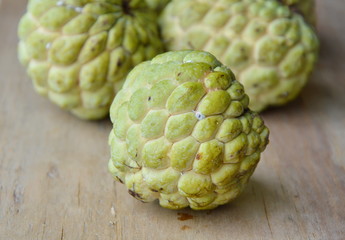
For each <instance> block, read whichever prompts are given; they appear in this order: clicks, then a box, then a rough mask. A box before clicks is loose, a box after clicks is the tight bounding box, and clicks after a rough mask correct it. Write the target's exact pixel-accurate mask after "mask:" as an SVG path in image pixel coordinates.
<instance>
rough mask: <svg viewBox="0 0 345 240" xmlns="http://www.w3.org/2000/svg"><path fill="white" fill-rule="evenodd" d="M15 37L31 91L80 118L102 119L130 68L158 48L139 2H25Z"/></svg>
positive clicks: (153, 21) (153, 23)
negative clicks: (32, 85)
mask: <svg viewBox="0 0 345 240" xmlns="http://www.w3.org/2000/svg"><path fill="white" fill-rule="evenodd" d="M18 35H19V37H20V43H19V47H18V52H19V59H20V61H21V62H22V64H23V65H24V66H26V68H27V72H28V75H29V76H30V77H31V78H32V81H33V84H34V87H35V89H36V90H37V92H38V93H40V94H41V95H44V96H46V97H48V98H49V99H50V100H51V101H52V102H54V103H55V104H57V105H58V106H60V107H61V108H64V109H67V110H69V111H71V112H72V113H73V114H75V115H76V116H78V117H80V118H83V119H100V118H103V117H105V116H106V115H107V114H108V112H109V108H110V104H111V102H112V100H113V98H114V94H115V93H116V92H117V91H118V90H119V89H120V88H121V86H122V84H123V81H124V78H125V76H126V74H127V73H128V72H129V71H130V69H131V68H133V67H134V66H135V65H136V64H138V63H140V62H142V61H144V60H148V59H151V58H152V57H154V56H155V55H157V54H158V53H160V52H162V51H163V46H162V43H161V40H160V36H159V33H158V24H157V17H156V14H155V13H154V12H153V11H152V10H149V9H148V7H147V5H146V3H145V2H143V1H140V0H132V1H130V0H31V1H30V2H29V4H28V9H27V13H26V14H25V15H24V16H23V17H22V19H21V21H20V24H19V29H18Z"/></svg>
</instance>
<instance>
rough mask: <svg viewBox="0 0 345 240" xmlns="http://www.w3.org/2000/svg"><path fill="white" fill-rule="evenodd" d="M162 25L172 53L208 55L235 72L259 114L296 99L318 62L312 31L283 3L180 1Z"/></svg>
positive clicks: (265, 0)
mask: <svg viewBox="0 0 345 240" xmlns="http://www.w3.org/2000/svg"><path fill="white" fill-rule="evenodd" d="M160 25H161V29H162V34H163V39H164V41H165V42H166V43H167V48H168V49H169V50H183V49H197V50H205V51H208V52H210V53H212V54H214V55H215V56H216V57H217V58H219V59H220V60H221V61H222V62H223V63H224V64H225V65H227V66H229V67H230V68H231V69H232V70H233V71H234V73H235V75H236V77H237V79H238V80H239V81H240V82H241V83H242V84H243V85H244V88H245V90H246V93H247V94H248V95H249V98H250V99H251V102H250V108H251V109H253V110H255V111H261V110H263V109H265V108H267V107H269V106H277V105H283V104H286V103H287V102H289V101H291V100H293V99H294V98H296V96H297V95H298V94H299V93H300V91H301V89H302V88H303V87H304V86H305V84H306V83H307V81H308V79H309V76H310V74H311V72H312V70H313V68H314V64H315V62H316V59H317V53H318V39H317V37H316V35H315V34H314V32H313V30H312V28H311V27H310V26H309V24H307V23H306V22H305V21H304V20H303V18H302V17H301V16H300V15H298V14H295V13H293V12H292V11H291V10H290V9H289V8H288V7H286V6H284V5H282V4H281V3H279V2H277V1H268V0H232V1H226V0H215V1H209V0H193V1H192V0H174V1H172V2H171V3H169V4H168V6H167V7H166V8H165V10H164V11H163V13H162V16H161V19H160Z"/></svg>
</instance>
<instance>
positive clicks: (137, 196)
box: [128, 189, 143, 200]
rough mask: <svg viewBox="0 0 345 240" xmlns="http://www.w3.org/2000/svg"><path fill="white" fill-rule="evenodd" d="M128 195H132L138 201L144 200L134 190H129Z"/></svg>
mask: <svg viewBox="0 0 345 240" xmlns="http://www.w3.org/2000/svg"><path fill="white" fill-rule="evenodd" d="M128 193H129V194H131V195H132V196H133V197H135V198H136V199H139V200H142V199H143V198H142V197H141V195H140V194H139V193H136V192H134V191H133V190H131V189H129V190H128Z"/></svg>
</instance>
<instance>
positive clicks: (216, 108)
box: [108, 51, 269, 210]
mask: <svg viewBox="0 0 345 240" xmlns="http://www.w3.org/2000/svg"><path fill="white" fill-rule="evenodd" d="M248 103H249V99H248V96H247V95H246V94H245V92H244V89H243V86H242V85H241V84H240V83H239V82H238V81H236V79H235V76H234V74H233V73H232V71H231V70H230V69H229V68H227V67H225V66H224V65H222V64H221V63H220V62H219V61H218V60H217V59H216V58H215V57H214V56H213V55H211V54H209V53H207V52H202V51H177V52H167V53H164V54H161V55H158V56H157V57H155V58H154V59H153V60H152V61H147V62H144V63H141V64H139V65H138V66H136V67H135V68H134V69H133V70H132V71H131V72H130V73H129V75H128V77H127V80H126V82H125V84H124V87H123V89H122V90H121V91H120V92H119V93H118V94H117V96H116V97H115V99H114V101H113V103H112V106H111V110H110V116H111V120H112V122H113V129H112V131H111V132H110V135H109V145H110V148H111V159H110V160H109V165H108V167H109V171H110V173H111V174H112V176H113V177H114V178H115V179H116V180H118V181H119V182H122V183H124V184H125V185H126V187H127V188H128V191H129V193H130V194H131V195H132V196H133V197H135V198H136V199H138V200H140V201H143V202H151V201H154V200H156V199H158V200H159V203H160V205H161V206H162V207H165V208H169V209H181V208H185V207H191V208H192V209H194V210H205V209H213V208H215V207H217V206H219V205H223V204H226V203H228V202H230V201H232V200H233V199H235V198H236V197H237V196H238V195H239V194H240V193H241V192H242V191H243V189H244V188H245V186H246V185H247V182H248V180H249V178H250V176H251V175H252V174H253V172H254V170H255V168H256V166H257V164H258V162H259V160H260V154H261V152H263V151H264V149H265V148H266V145H267V144H268V136H269V130H268V128H267V127H266V126H265V125H264V122H263V120H262V118H261V117H260V116H259V115H258V114H257V113H255V112H252V111H251V110H250V109H248Z"/></svg>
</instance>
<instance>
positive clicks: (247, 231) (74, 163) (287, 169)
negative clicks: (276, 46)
mask: <svg viewBox="0 0 345 240" xmlns="http://www.w3.org/2000/svg"><path fill="white" fill-rule="evenodd" d="M25 2H26V1H18V0H16V1H14V0H2V2H1V1H0V80H1V82H0V239H4V240H17V239H18V240H22V239H29V240H31V239H35V240H36V239H39V240H41V239H43V240H55V239H59V240H61V239H65V240H77V239H82V240H84V239H90V240H91V239H92V240H94V239H99V240H108V239H109V240H110V239H111V240H114V239H119V240H120V239H129V240H131V239H140V240H142V239H169V240H175V239H176V240H177V239H184V240H187V239H193V240H195V239H198V240H203V239H243V240H247V239H265V240H267V239H282V240H284V239H294V240H299V239H303V240H306V239H310V240H314V239H320V240H321V239H322V240H324V239H332V240H334V239H339V240H341V239H345V169H344V166H345V68H344V66H345V60H344V59H345V58H344V56H345V31H344V30H345V28H344V22H345V3H344V0H332V1H322V0H319V1H318V4H319V6H318V14H319V32H320V36H321V40H322V49H321V57H320V62H319V64H318V66H317V70H316V72H315V74H314V77H313V79H312V81H311V82H310V83H309V85H308V86H307V87H306V88H305V90H304V91H303V93H302V95H301V97H300V98H299V99H298V100H296V101H295V102H294V103H292V104H290V105H288V106H286V107H284V108H280V109H274V110H270V111H267V112H265V113H264V118H265V121H266V123H267V125H268V126H269V127H270V129H271V132H272V134H271V144H270V145H269V147H268V148H267V151H266V152H265V153H264V155H263V158H262V161H261V163H260V164H259V166H258V169H257V171H256V172H255V174H254V176H253V178H252V180H251V182H250V184H249V186H248V188H247V189H246V191H245V192H244V194H242V195H241V197H240V198H239V199H237V200H236V201H234V202H233V203H231V204H228V205H226V206H223V207H220V208H218V209H216V210H214V211H207V212H193V211H191V210H182V211H171V210H166V209H163V208H161V207H159V206H158V204H157V203H150V204H143V203H141V202H138V201H137V200H135V199H133V198H132V197H131V196H129V195H128V194H127V191H126V189H125V188H124V186H122V185H121V184H118V183H113V180H112V178H111V176H110V174H108V172H107V161H108V158H109V149H108V146H107V137H108V133H109V131H110V129H111V124H110V123H109V120H104V121H100V122H85V121H80V120H78V119H76V118H75V117H73V116H71V115H70V114H68V113H66V112H63V111H61V110H59V109H58V108H57V107H55V106H54V105H53V104H51V103H50V102H48V101H47V100H46V99H44V98H42V97H40V96H38V95H37V94H36V93H35V92H34V91H33V88H32V84H31V82H30V80H29V79H28V77H27V76H26V74H25V71H24V69H23V68H22V67H21V66H20V64H19V63H18V61H17V57H16V44H17V37H16V26H17V23H18V20H19V17H20V16H21V15H22V14H23V12H24V9H25ZM186 218H187V220H185V221H182V220H181V219H186ZM188 218H190V219H188Z"/></svg>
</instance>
